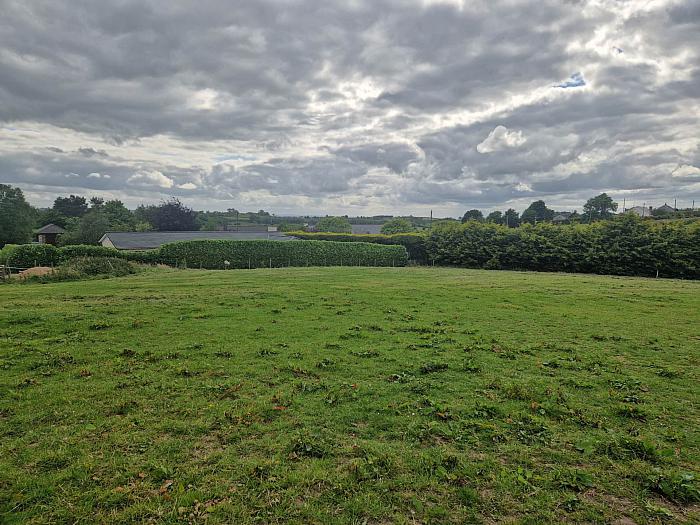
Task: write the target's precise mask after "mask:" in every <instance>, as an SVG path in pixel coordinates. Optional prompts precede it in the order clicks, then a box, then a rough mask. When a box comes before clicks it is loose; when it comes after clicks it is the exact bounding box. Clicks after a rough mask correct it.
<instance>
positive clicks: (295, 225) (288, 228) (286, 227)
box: [277, 222, 304, 232]
mask: <svg viewBox="0 0 700 525" xmlns="http://www.w3.org/2000/svg"><path fill="white" fill-rule="evenodd" d="M277 229H278V230H279V231H281V232H300V231H302V230H303V229H304V225H303V224H302V223H300V222H281V223H280V224H279V226H277Z"/></svg>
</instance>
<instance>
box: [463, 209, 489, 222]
mask: <svg viewBox="0 0 700 525" xmlns="http://www.w3.org/2000/svg"><path fill="white" fill-rule="evenodd" d="M483 220H484V214H483V213H481V211H480V210H468V211H467V212H466V213H465V214H464V215H463V216H462V222H467V221H479V222H483Z"/></svg>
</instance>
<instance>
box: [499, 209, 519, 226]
mask: <svg viewBox="0 0 700 525" xmlns="http://www.w3.org/2000/svg"><path fill="white" fill-rule="evenodd" d="M503 224H505V225H506V226H508V227H509V228H517V227H518V226H520V215H519V214H518V212H517V211H515V210H514V209H513V208H508V209H507V210H506V212H505V213H504V214H503Z"/></svg>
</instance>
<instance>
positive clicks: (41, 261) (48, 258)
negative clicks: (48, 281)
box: [7, 244, 58, 268]
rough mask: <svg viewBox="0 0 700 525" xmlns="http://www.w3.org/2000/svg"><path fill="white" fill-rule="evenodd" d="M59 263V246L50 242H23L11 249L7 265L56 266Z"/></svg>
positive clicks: (26, 266)
mask: <svg viewBox="0 0 700 525" xmlns="http://www.w3.org/2000/svg"><path fill="white" fill-rule="evenodd" d="M56 264H58V248H56V247H55V246H52V245H50V244H22V245H21V246H16V247H14V248H13V249H12V251H10V255H9V256H8V258H7V265H8V266H14V267H17V268H31V267H33V266H55V265H56Z"/></svg>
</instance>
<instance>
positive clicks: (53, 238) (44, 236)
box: [35, 224, 66, 246]
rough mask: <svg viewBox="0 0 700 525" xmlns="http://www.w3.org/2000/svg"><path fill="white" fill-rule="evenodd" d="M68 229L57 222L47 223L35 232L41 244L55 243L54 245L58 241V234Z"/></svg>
mask: <svg viewBox="0 0 700 525" xmlns="http://www.w3.org/2000/svg"><path fill="white" fill-rule="evenodd" d="M65 232H66V230H64V229H63V228H61V227H60V226H56V225H55V224H47V225H46V226H42V227H41V228H39V229H38V230H37V231H36V232H35V233H36V237H37V240H38V241H39V244H53V245H54V246H55V245H56V244H57V243H58V236H59V235H61V234H63V233H65Z"/></svg>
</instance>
